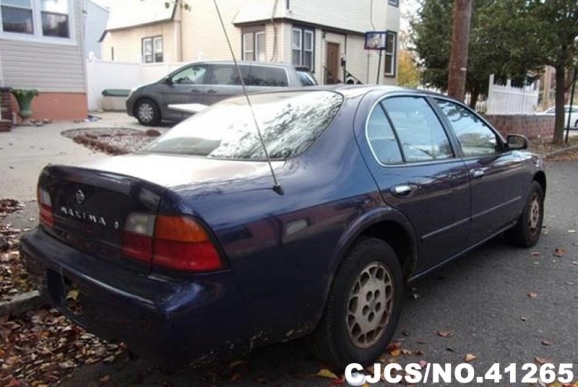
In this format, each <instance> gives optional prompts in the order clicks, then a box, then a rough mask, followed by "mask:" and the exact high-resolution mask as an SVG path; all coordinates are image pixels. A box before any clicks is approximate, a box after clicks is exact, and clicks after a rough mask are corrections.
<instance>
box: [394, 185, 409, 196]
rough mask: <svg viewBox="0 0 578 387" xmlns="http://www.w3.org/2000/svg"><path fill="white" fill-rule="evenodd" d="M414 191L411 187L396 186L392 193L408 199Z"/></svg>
mask: <svg viewBox="0 0 578 387" xmlns="http://www.w3.org/2000/svg"><path fill="white" fill-rule="evenodd" d="M411 191H413V188H412V187H411V186H410V185H407V184H403V185H396V186H395V187H392V188H391V193H392V194H393V195H394V196H397V197H406V196H409V194H410V193H411Z"/></svg>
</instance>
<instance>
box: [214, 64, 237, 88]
mask: <svg viewBox="0 0 578 387" xmlns="http://www.w3.org/2000/svg"><path fill="white" fill-rule="evenodd" d="M210 73H211V75H210V76H209V81H208V82H207V83H208V84H209V85H238V84H239V82H238V79H239V76H238V75H237V69H236V68H235V66H231V65H212V66H211V71H210Z"/></svg>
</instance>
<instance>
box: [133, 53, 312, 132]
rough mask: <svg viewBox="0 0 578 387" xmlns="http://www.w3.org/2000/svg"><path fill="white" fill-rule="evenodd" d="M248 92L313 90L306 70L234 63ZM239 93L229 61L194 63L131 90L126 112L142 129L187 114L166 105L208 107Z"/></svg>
mask: <svg viewBox="0 0 578 387" xmlns="http://www.w3.org/2000/svg"><path fill="white" fill-rule="evenodd" d="M238 64H239V67H240V70H241V74H242V76H243V81H244V82H245V85H246V86H247V89H248V91H249V92H253V91H262V90H266V89H267V88H271V87H301V86H315V85H317V81H316V80H315V77H314V76H313V75H312V74H311V73H310V72H309V69H308V68H304V67H295V66H293V65H290V64H283V63H263V62H238ZM242 92H243V88H242V86H241V82H240V79H239V72H238V71H237V69H236V68H235V64H234V62H233V61H216V62H195V63H191V64H188V65H186V66H183V67H181V68H179V69H178V70H175V71H173V72H172V73H170V74H169V75H167V76H165V77H163V78H162V79H160V80H159V81H157V82H154V83H150V84H147V85H143V86H139V87H137V88H135V89H133V90H131V92H130V95H129V96H128V98H127V100H126V112H127V113H128V115H129V116H132V117H135V118H136V119H137V120H138V121H139V122H140V123H141V124H142V125H147V126H150V125H157V124H158V123H160V122H161V121H162V120H166V121H180V120H183V119H185V118H187V117H188V116H189V114H187V113H185V112H182V111H179V110H176V109H170V108H169V105H178V104H191V103H198V104H203V105H212V104H214V103H216V102H218V101H220V100H223V99H225V98H228V97H232V96H235V95H238V94H241V93H242Z"/></svg>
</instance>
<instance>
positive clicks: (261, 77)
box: [243, 66, 289, 87]
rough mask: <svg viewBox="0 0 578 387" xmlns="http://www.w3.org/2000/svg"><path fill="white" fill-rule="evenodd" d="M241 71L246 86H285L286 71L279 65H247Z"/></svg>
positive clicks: (286, 82)
mask: <svg viewBox="0 0 578 387" xmlns="http://www.w3.org/2000/svg"><path fill="white" fill-rule="evenodd" d="M244 70H246V71H243V80H244V81H245V84H246V85H247V86H277V87H287V86H288V85H289V82H288V80H287V72H286V71H285V69H283V68H279V67H267V66H247V67H246V69H244Z"/></svg>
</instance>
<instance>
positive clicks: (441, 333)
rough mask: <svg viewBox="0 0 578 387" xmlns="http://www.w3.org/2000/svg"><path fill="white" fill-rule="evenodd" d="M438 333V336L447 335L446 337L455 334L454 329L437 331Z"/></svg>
mask: <svg viewBox="0 0 578 387" xmlns="http://www.w3.org/2000/svg"><path fill="white" fill-rule="evenodd" d="M436 333H437V335H438V336H441V337H445V338H446V339H447V338H449V337H452V336H453V335H454V334H453V332H452V331H437V332H436Z"/></svg>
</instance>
